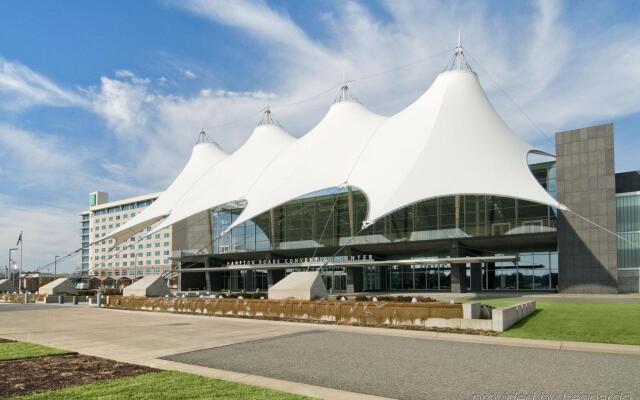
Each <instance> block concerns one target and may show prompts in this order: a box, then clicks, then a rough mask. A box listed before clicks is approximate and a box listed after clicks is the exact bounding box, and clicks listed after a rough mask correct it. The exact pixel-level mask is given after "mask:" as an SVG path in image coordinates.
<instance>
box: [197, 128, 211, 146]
mask: <svg viewBox="0 0 640 400" xmlns="http://www.w3.org/2000/svg"><path fill="white" fill-rule="evenodd" d="M200 143H211V139H209V136H207V132H205V131H204V124H202V128H200V133H199V134H198V141H197V142H196V144H200Z"/></svg>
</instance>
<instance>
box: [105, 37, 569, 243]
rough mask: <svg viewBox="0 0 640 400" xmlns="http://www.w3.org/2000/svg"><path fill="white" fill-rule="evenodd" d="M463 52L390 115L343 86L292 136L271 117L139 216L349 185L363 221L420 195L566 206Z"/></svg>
mask: <svg viewBox="0 0 640 400" xmlns="http://www.w3.org/2000/svg"><path fill="white" fill-rule="evenodd" d="M459 49H460V48H459ZM461 55H462V52H461V50H458V51H457V52H456V57H457V58H456V63H455V65H456V68H457V69H455V70H450V71H446V72H443V73H441V74H440V75H438V77H437V78H436V80H435V81H434V83H433V84H432V86H431V87H430V88H429V89H428V90H427V92H426V93H424V94H423V95H422V96H421V97H420V98H418V99H417V100H416V101H415V102H414V103H413V104H411V105H409V106H408V107H407V108H405V109H404V110H402V111H400V112H399V113H397V114H395V115H393V116H391V117H383V116H380V115H376V114H374V113H372V112H370V111H369V110H367V109H366V108H365V107H363V106H362V105H361V104H359V103H358V102H355V101H350V100H349V99H348V98H347V97H348V96H345V92H344V88H343V93H342V96H341V98H340V100H341V101H338V102H336V103H334V104H333V105H332V106H331V108H330V109H329V111H328V112H327V114H326V115H325V116H324V118H323V119H322V120H321V121H320V122H319V123H318V125H316V126H315V127H314V128H313V129H312V130H311V131H310V132H309V133H307V134H306V135H304V136H303V137H301V138H300V139H298V140H294V139H293V138H292V137H291V136H289V135H288V134H287V133H286V132H284V130H282V129H281V128H280V127H279V126H277V125H275V124H265V125H259V126H258V127H257V128H256V129H255V130H254V133H253V134H252V135H251V137H250V138H249V140H247V142H245V144H244V145H243V146H241V147H240V148H239V149H238V150H237V151H236V152H235V153H233V154H232V155H231V156H230V157H228V158H227V159H226V160H225V161H224V162H220V163H219V164H217V165H211V166H209V167H208V168H207V169H208V171H206V174H205V175H204V176H202V179H200V180H198V182H197V184H194V183H193V181H190V182H192V184H190V185H188V186H189V187H188V188H187V189H186V190H181V191H179V193H180V195H179V196H176V195H173V194H172V195H171V196H165V195H163V196H161V198H160V199H158V200H157V201H156V203H159V202H160V200H162V199H163V198H164V197H167V198H168V199H170V200H167V201H166V202H165V201H163V202H162V203H160V204H161V205H162V207H157V208H158V210H153V212H149V213H147V214H148V216H147V215H145V216H144V218H140V220H142V219H144V221H145V222H146V223H148V222H149V221H151V220H153V219H154V218H155V220H158V219H160V218H161V217H162V216H164V215H167V213H168V211H169V210H171V215H170V217H169V218H167V219H166V220H165V221H163V222H162V223H161V224H160V225H158V227H156V229H154V232H155V231H157V230H159V229H162V228H164V227H166V226H169V225H171V224H174V223H176V222H178V221H180V220H183V219H185V218H188V217H189V216H192V215H195V214H197V213H199V212H201V211H204V210H206V209H209V208H214V207H217V206H221V205H223V204H226V203H229V202H233V201H240V200H243V201H246V207H245V209H244V210H243V212H242V213H241V214H240V215H239V216H238V218H237V219H236V220H235V222H234V223H233V224H232V225H231V227H233V226H236V225H238V224H241V223H242V222H244V221H247V220H249V219H252V218H254V217H256V216H257V215H259V214H262V213H264V212H266V211H268V210H270V209H271V208H273V207H276V206H278V205H281V204H284V203H286V202H287V201H290V200H293V199H295V198H298V197H301V196H304V195H308V194H311V193H314V192H319V191H322V190H326V189H331V188H337V187H342V186H347V185H349V186H353V187H356V188H359V189H361V190H362V191H363V192H364V194H365V196H366V198H367V201H368V206H369V207H368V216H367V219H366V221H365V224H369V223H373V222H374V221H375V220H377V219H379V218H380V217H382V216H384V215H387V214H389V213H392V212H393V211H395V210H398V209H400V208H403V207H405V206H407V205H410V204H412V203H416V202H418V201H421V200H425V199H430V198H436V197H443V196H449V195H456V194H486V195H496V196H505V197H512V198H518V199H523V200H528V201H532V202H536V203H542V204H546V205H549V206H552V207H558V208H564V206H562V205H560V204H559V203H558V202H557V201H556V200H555V199H554V198H552V197H551V196H550V195H549V194H548V193H547V192H546V191H545V190H544V189H543V188H542V187H541V186H540V185H539V183H538V182H537V180H536V179H535V178H534V176H533V175H532V173H531V172H530V170H529V167H528V163H527V156H528V153H529V152H532V151H534V152H535V151H536V150H535V149H534V148H533V147H532V146H530V145H528V144H527V143H525V142H524V141H522V140H521V139H520V138H519V137H517V136H516V135H514V134H513V132H512V131H511V130H510V129H509V127H508V126H507V125H506V124H505V122H504V121H503V120H502V119H501V118H500V116H499V115H498V114H497V113H496V111H495V109H494V108H493V107H492V105H491V103H490V102H489V100H488V98H487V96H486V95H485V93H484V91H483V90H482V87H481V86H480V82H479V81H478V77H477V76H476V74H475V73H474V72H472V71H470V70H469V71H466V70H460V62H459V60H460V56H461ZM192 158H193V157H192ZM190 163H191V161H190ZM188 166H189V164H188V165H187V167H188ZM186 170H187V168H185V171H186ZM185 171H183V173H185ZM183 173H181V175H180V176H179V177H178V179H180V178H181V177H182V175H183ZM178 179H177V180H176V182H177V181H178ZM175 184H176V183H175V182H174V185H175ZM174 185H172V187H173V186H174ZM180 186H181V187H183V185H180ZM184 186H187V185H184ZM172 187H170V188H169V189H168V190H167V193H168V192H169V191H170V190H171V189H172ZM165 194H166V193H165ZM156 203H154V205H156ZM149 209H151V207H150V208H149ZM145 212H146V210H145ZM141 215H142V214H141ZM132 222H133V221H129V223H127V224H126V225H125V226H123V227H121V228H120V232H124V231H125V230H127V229H129V228H130V227H131V226H132V225H133V224H131V223H132ZM136 226H139V225H136ZM112 235H113V234H112ZM118 237H120V236H118Z"/></svg>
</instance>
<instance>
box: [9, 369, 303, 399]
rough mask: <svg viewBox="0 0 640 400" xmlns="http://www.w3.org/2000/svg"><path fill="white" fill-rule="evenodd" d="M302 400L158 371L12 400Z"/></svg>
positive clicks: (253, 387) (186, 375) (215, 380)
mask: <svg viewBox="0 0 640 400" xmlns="http://www.w3.org/2000/svg"><path fill="white" fill-rule="evenodd" d="M18 399H21V400H27V399H28V400H73V399H100V400H120V399H127V400H147V399H148V400H161V399H176V400H178V399H184V400H197V399H203V400H205V399H225V400H227V399H237V400H249V399H251V400H270V399H283V400H294V399H295V400H303V399H309V398H308V397H304V396H298V395H294V394H288V393H284V392H278V391H275V390H270V389H262V388H258V387H255V386H249V385H243V384H239V383H233V382H227V381H221V380H218V379H209V378H204V377H201V376H197V375H190V374H184V373H181V372H170V371H166V372H156V373H149V374H144V375H139V376H136V377H132V378H124V379H115V380H112V381H107V382H103V383H97V384H92V385H83V386H75V387H72V388H68V389H62V390H56V391H50V392H44V393H38V394H34V395H30V396H21V397H13V398H12V400H18Z"/></svg>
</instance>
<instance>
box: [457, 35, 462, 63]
mask: <svg viewBox="0 0 640 400" xmlns="http://www.w3.org/2000/svg"><path fill="white" fill-rule="evenodd" d="M461 61H462V42H461V40H460V31H458V46H457V47H456V71H460V64H461Z"/></svg>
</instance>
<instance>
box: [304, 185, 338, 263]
mask: <svg viewBox="0 0 640 400" xmlns="http://www.w3.org/2000/svg"><path fill="white" fill-rule="evenodd" d="M339 189H340V187H336V188H335V190H334V192H333V204H332V205H331V211H330V212H329V216H327V221H326V222H325V223H324V228H322V232H321V233H320V238H319V239H318V244H320V243H322V238H323V237H324V233H325V231H326V230H327V227H328V226H329V221H330V220H331V218H333V211H334V210H335V208H336V204H337V203H338V190H339ZM319 248H320V246H316V248H315V249H314V250H313V255H312V256H311V258H314V257H315V256H316V253H317V252H318V249H319ZM307 269H308V268H307Z"/></svg>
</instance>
